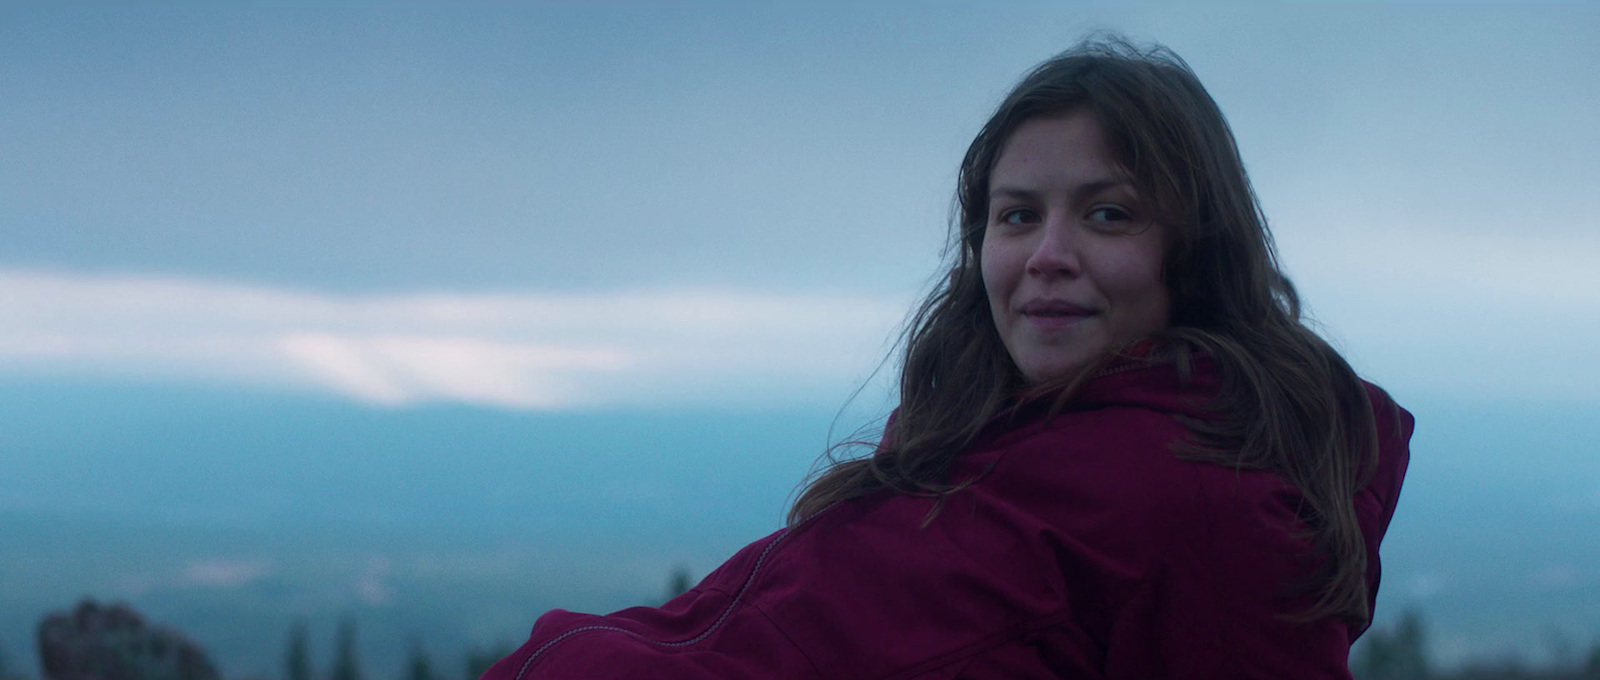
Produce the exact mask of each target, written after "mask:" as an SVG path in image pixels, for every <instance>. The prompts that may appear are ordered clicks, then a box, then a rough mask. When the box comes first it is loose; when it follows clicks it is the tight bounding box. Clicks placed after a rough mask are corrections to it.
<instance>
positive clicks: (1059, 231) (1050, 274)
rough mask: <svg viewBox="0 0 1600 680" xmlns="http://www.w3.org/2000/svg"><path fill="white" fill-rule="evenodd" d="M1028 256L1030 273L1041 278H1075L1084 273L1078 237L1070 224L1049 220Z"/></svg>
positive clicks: (1040, 231)
mask: <svg viewBox="0 0 1600 680" xmlns="http://www.w3.org/2000/svg"><path fill="white" fill-rule="evenodd" d="M1043 227H1044V228H1043V229H1040V230H1039V242H1038V243H1036V244H1035V245H1034V249H1033V254H1032V255H1030V256H1028V265H1027V266H1028V273H1029V274H1031V275H1033V276H1038V277H1041V278H1055V277H1058V276H1065V277H1074V276H1077V275H1078V274H1080V273H1082V271H1083V261H1082V259H1081V256H1080V253H1079V252H1078V245H1079V244H1078V242H1077V238H1076V235H1075V234H1073V232H1072V227H1071V225H1069V224H1065V223H1058V221H1056V220H1049V221H1047V222H1046V223H1045V224H1044V225H1043Z"/></svg>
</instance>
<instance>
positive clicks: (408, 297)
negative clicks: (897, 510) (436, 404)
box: [0, 3, 1600, 408]
mask: <svg viewBox="0 0 1600 680" xmlns="http://www.w3.org/2000/svg"><path fill="white" fill-rule="evenodd" d="M1597 17H1600V11H1597V10H1596V9H1595V8H1594V6H1592V5H1550V6H1530V7H1521V6H1518V7H1499V6H1491V5H1465V6H1451V7H1447V6H1444V5H1436V4H1421V5H1402V6H1398V7H1392V6H1377V5H1367V4H1359V5H1350V6H1327V5H1316V6H1299V5H1296V6H1281V7H1280V6H1268V5H1251V6H1240V7H1210V6H1207V7H1205V8H1185V7H1172V6H1132V7H1122V6H1098V5H1082V6H1064V5H1063V6H1057V5H1048V4H1022V5H1004V6H1002V7H1000V8H998V9H990V8H986V7H978V6H967V5H960V4H952V3H940V4H934V5H930V6H926V7H914V6H911V5H897V4H896V5H889V4H884V5H872V6H869V7H864V8H858V7H846V6H829V7H822V8H811V7H806V6H764V7H754V8H752V7H745V6H742V5H732V4H716V5H675V6H634V5H626V4H619V5H614V6H610V7H607V8H602V9H578V8H572V7H539V6H526V7H510V6H489V5H483V6H475V7H470V8H466V9H460V8H448V7H443V6H433V5H425V4H406V5H389V4H356V5H340V6H336V7H318V6H313V5H302V4H252V5H243V6H235V5H208V4H175V5H141V6H116V5H112V6H101V5H91V6H73V5H68V6H65V7H62V6H57V5H39V6H31V5H24V6H18V5H8V6H6V7H5V8H4V9H0V60H3V63H4V64H5V68H4V70H3V71H0V78H3V86H4V89H5V91H6V92H7V96H6V97H5V98H4V101H3V102H0V123H3V130H4V132H3V133H0V153H3V154H4V156H5V157H6V158H7V159H8V162H7V163H6V164H5V166H4V167H3V168H0V230H3V231H0V235H3V236H0V237H3V240H0V245H3V246H4V247H3V248H0V286H3V287H4V288H3V289H4V290H5V291H7V293H8V294H7V295H6V298H5V301H4V302H0V304H3V305H4V306H0V315H3V316H0V318H3V319H5V320H6V322H7V323H5V325H4V326H5V329H6V330H5V331H0V333H3V335H0V370H5V371H8V372H15V371H20V372H26V373H45V374H56V373H74V374H89V375H102V374H136V375H148V376H155V377H163V378H165V377H175V378H178V379H185V380H187V379H203V380H210V381H220V382H222V383H225V384H238V385H240V386H249V385H291V386H298V387H300V388H305V389H311V390H321V391H329V390H331V391H334V392H337V393H339V394H343V395H346V396H349V397H351V398H355V399H360V400H364V401H367V402H371V403H386V404H396V403H411V402H413V401H416V400H446V401H450V400H462V401H467V402H470V403H487V404H499V405H506V406H511V407H514V408H549V407H558V406H568V405H597V404H598V405H604V404H608V403H616V402H619V401H622V402H627V401H634V402H637V401H645V402H661V401H663V400H665V401H674V400H679V399H684V398H691V399H692V400H695V401H706V400H711V401H717V400H718V397H716V395H717V393H719V392H721V391H723V390H725V389H726V388H728V387H729V386H730V384H736V385H738V386H739V387H737V388H734V389H732V390H731V393H732V394H734V395H735V401H741V402H742V401H744V400H747V399H749V398H761V399H772V400H776V401H779V402H785V401H791V400H793V399H794V398H795V397H793V395H795V394H801V393H803V394H804V395H805V396H804V397H801V399H802V400H815V399H831V398H835V397H837V395H838V393H839V391H840V390H839V389H833V390H830V389H828V387H827V386H829V385H833V386H838V385H841V384H846V383H850V382H852V381H859V380H860V379H861V378H862V377H864V376H865V374H866V373H867V372H868V371H869V370H870V368H871V366H872V365H873V364H874V361H875V358H877V357H880V356H881V355H882V353H883V350H884V347H885V345H884V343H885V340H886V338H887V337H888V336H889V335H890V333H891V331H892V329H893V328H895V326H896V325H897V324H898V322H899V321H900V319H901V317H902V316H903V313H904V310H905V309H906V308H907V307H908V306H909V303H910V301H912V300H914V299H915V297H916V295H917V294H918V293H919V292H920V291H921V290H923V287H924V286H925V284H926V283H927V281H929V280H930V277H931V276H932V274H933V272H934V271H935V269H936V264H937V261H938V255H939V249H940V247H941V245H942V243H943V238H944V224H945V220H946V217H947V214H948V207H949V195H950V192H951V188H952V184H953V179H954V169H955V166H956V164H957V162H958V161H959V157H960V154H961V152H962V151H963V150H964V147H965V144H966V142H967V141H968V140H969V139H970V137H971V135H972V134H973V133H974V131H975V129H976V128H977V126H978V125H980V124H981V122H982V120H983V118H984V117H985V116H986V114H987V112H988V110H989V109H990V107H992V106H993V104H994V102H995V101H996V100H997V98H998V97H999V96H1000V95H1001V94H1002V93H1003V92H1004V90H1005V89H1006V87H1007V86H1008V85H1009V84H1010V83H1011V82H1012V81H1013V80H1014V79H1015V78H1016V77H1017V76H1018V75H1019V74H1020V73H1021V71H1023V70H1024V69H1025V68H1027V67H1028V66H1029V65H1031V64H1033V63H1035V62H1037V61H1038V60H1040V59H1042V58H1043V57H1045V56H1048V55H1049V54H1051V53H1052V52H1054V51H1056V50H1058V49H1060V48H1062V47H1064V46H1065V45H1067V44H1070V43H1071V42H1072V41H1073V40H1074V39H1075V38H1077V37H1078V36H1080V35H1083V34H1084V33H1085V32H1086V31H1089V30H1095V29H1116V30H1121V31H1123V32H1126V33H1127V34H1128V35H1130V36H1132V37H1134V38H1136V39H1154V40H1159V41H1161V42H1163V43H1165V44H1168V45H1169V46H1171V47H1173V48H1175V49H1176V50H1178V51H1179V52H1180V53H1181V54H1182V55H1184V56H1185V57H1186V58H1187V59H1188V60H1189V61H1190V62H1191V63H1192V65H1193V66H1194V67H1195V69H1196V70H1197V71H1198V72H1199V73H1200V75H1201V77H1202V78H1203V79H1204V80H1205V82H1206V83H1207V84H1208V85H1209V87H1210V88H1211V90H1212V91H1213V93H1214V94H1215V96H1216V97H1217V99H1218V100H1219V101H1220V103H1221V104H1222V106H1223V108H1224V110H1225V111H1226V112H1227V113H1228V114H1229V115H1230V117H1231V121H1232V123H1233V125H1234V127H1235V129H1236V131H1237V134H1238V136H1239V138H1240V143H1241V146H1242V147H1243V152H1244V154H1245V158H1246V161H1247V163H1248V164H1249V168H1250V170H1251V172H1252V175H1253V178H1254V179H1255V182H1256V185H1257V189H1258V191H1259V193H1260V195H1261V198H1262V202H1263V203H1264V205H1265V207H1266V209H1267V212H1268V214H1269V217H1271V218H1272V220H1273V222H1274V225H1275V228H1276V231H1277V235H1278V238H1279V241H1280V245H1281V248H1282V251H1283V256H1284V260H1285V262H1286V265H1287V267H1288V269H1289V270H1290V272H1291V273H1292V274H1293V275H1294V276H1295V278H1296V280H1297V281H1298V282H1299V283H1300V285H1301V287H1302V288H1303V289H1304V292H1305V295H1306V298H1307V299H1308V301H1309V303H1310V306H1311V309H1312V310H1313V312H1314V313H1315V314H1316V315H1317V316H1318V317H1319V318H1320V319H1321V320H1322V321H1324V322H1325V324H1326V327H1327V331H1328V333H1329V335H1331V336H1333V337H1334V338H1336V339H1337V340H1338V341H1340V342H1341V343H1343V344H1344V346H1345V347H1346V348H1347V349H1348V350H1349V352H1350V354H1351V355H1352V358H1353V359H1354V360H1355V361H1356V363H1357V365H1358V366H1360V367H1362V368H1363V369H1364V370H1365V371H1366V372H1367V373H1369V374H1371V375H1372V377H1374V378H1375V379H1377V380H1379V381H1381V382H1384V383H1385V384H1388V385H1389V386H1390V387H1391V389H1393V390H1395V391H1397V392H1398V393H1400V394H1402V395H1404V394H1407V393H1412V392H1424V391H1432V392H1442V393H1451V394H1454V393H1460V392H1461V391H1463V390H1467V391H1478V392H1487V391H1495V392H1499V393H1503V394H1509V395H1514V396H1516V397H1518V398H1535V399H1537V398H1563V399H1566V398H1580V399H1585V400H1593V399H1594V398H1595V397H1596V396H1597V395H1600V388H1597V387H1595V386H1596V385H1600V371H1597V370H1596V369H1595V368H1593V365H1594V364H1593V362H1591V361H1588V360H1587V357H1586V356H1584V354H1583V347H1582V345H1583V343H1581V342H1576V341H1573V340H1571V339H1576V338H1581V337H1593V335H1594V334H1595V331H1596V330H1600V329H1597V328H1596V322H1595V319H1600V313H1597V312H1600V273H1597V272H1600V268H1596V267H1594V266H1593V263H1595V262H1597V261H1600V236H1597V235H1596V233H1595V230H1594V229H1593V228H1592V225H1593V224H1594V215H1596V214H1600V194H1597V193H1596V192H1594V191H1592V190H1591V189H1592V187H1593V186H1594V185H1595V180H1596V179H1597V178H1600V156H1597V155H1596V154H1594V153H1593V150H1594V149H1596V148H1600V131H1597V129H1596V128H1595V126H1593V125H1591V124H1589V122H1590V120H1591V118H1590V116H1591V115H1592V112H1593V111H1594V110H1596V108H1597V104H1600V85H1597V83H1600V73H1597V71H1600V66H1597V64H1600V54H1597V50H1600V48H1597V47H1596V45H1597V44H1600V41H1596V40H1595V39H1594V38H1595V36H1596V33H1597V30H1600V29H1597V25H1600V18H1597ZM756 310H761V311H760V312H759V313H757V312H756ZM741 348H742V349H741ZM495 374H498V375H502V376H513V377H508V378H501V379H500V382H499V383H496V382H495V380H494V379H493V378H492V377H491V376H492V375H495ZM641 376H648V379H645V380H643V384H641V378H640V377H641ZM458 378H459V379H458ZM473 381H477V382H473ZM457 383H460V384H457ZM577 385H588V387H586V388H583V389H580V388H579V387H577ZM757 393H760V395H761V396H759V397H757Z"/></svg>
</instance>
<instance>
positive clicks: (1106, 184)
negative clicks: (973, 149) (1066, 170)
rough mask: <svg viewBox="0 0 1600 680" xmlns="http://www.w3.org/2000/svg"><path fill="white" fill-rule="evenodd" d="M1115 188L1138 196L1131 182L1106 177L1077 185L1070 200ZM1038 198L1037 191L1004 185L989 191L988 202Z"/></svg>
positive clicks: (1137, 191)
mask: <svg viewBox="0 0 1600 680" xmlns="http://www.w3.org/2000/svg"><path fill="white" fill-rule="evenodd" d="M1117 188H1125V189H1127V190H1128V191H1130V192H1132V193H1133V195H1134V196H1138V195H1139V190H1138V189H1137V188H1136V187H1134V185H1133V183H1132V182H1129V181H1127V180H1120V179H1112V178H1109V177H1108V178H1105V179H1097V180H1092V181H1089V182H1084V183H1083V184H1079V185H1078V186H1076V187H1074V188H1073V190H1072V198H1073V200H1079V201H1081V200H1083V199H1084V198H1086V197H1089V196H1093V195H1095V194H1098V193H1101V192H1103V191H1107V190H1110V189H1117ZM1038 197H1039V192H1037V191H1034V190H1031V189H1023V188H1021V187H1013V186H1007V185H1004V184H1002V185H1000V186H997V187H994V188H992V189H990V190H989V200H991V201H992V200H994V199H996V198H1019V199H1023V200H1033V199H1037V198H1038Z"/></svg>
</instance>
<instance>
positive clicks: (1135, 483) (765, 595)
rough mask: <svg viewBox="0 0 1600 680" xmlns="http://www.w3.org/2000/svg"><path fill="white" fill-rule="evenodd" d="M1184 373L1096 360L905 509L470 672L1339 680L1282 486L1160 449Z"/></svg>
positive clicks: (872, 510)
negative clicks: (1304, 594) (959, 486)
mask: <svg viewBox="0 0 1600 680" xmlns="http://www.w3.org/2000/svg"><path fill="white" fill-rule="evenodd" d="M1198 371H1199V372H1198V379H1197V380H1196V381H1194V382H1192V383H1190V384H1189V385H1188V386H1180V384H1179V381H1178V379H1177V373H1176V371H1175V370H1174V368H1173V367H1172V366H1170V365H1163V366H1154V367H1143V368H1135V369H1133V370H1124V371H1120V372H1114V373H1109V374H1106V375H1102V376H1100V377H1097V378H1095V379H1093V380H1091V381H1089V382H1088V383H1086V384H1085V385H1084V386H1083V387H1082V388H1081V391H1080V392H1079V393H1078V394H1077V395H1076V396H1075V397H1074V398H1073V401H1072V403H1071V404H1070V405H1069V406H1068V407H1067V409H1066V411H1065V412H1063V413H1061V414H1059V415H1057V416H1055V417H1053V418H1045V417H1044V415H1045V414H1044V413H1043V412H1042V408H1039V407H1038V406H1037V403H1035V404H1033V405H1031V406H1030V405H1023V406H1022V407H1020V408H1023V409H1030V408H1032V410H1033V411H1038V412H1037V413H1034V414H1032V415H1031V416H1030V415H1028V413H1026V412H1020V413H1018V414H1016V415H1017V417H1016V418H1004V417H1002V418H999V419H997V420H996V423H995V424H994V425H992V426H991V430H990V431H988V432H986V433H985V434H984V435H983V436H982V437H981V438H980V440H979V441H978V442H977V443H976V444H975V445H974V446H973V447H972V449H971V451H970V452H969V453H967V454H965V455H963V456H962V457H961V459H960V461H959V463H958V464H957V466H956V469H955V471H954V473H953V475H952V477H951V479H967V478H970V477H973V476H981V479H980V481H978V482H977V483H975V484H973V485H971V486H970V487H968V488H966V489H964V490H962V491H959V492H956V493H954V494H952V495H951V496H950V497H949V499H948V500H947V503H946V505H945V507H944V508H943V510H942V511H941V512H940V513H939V514H938V515H937V517H936V518H935V519H934V520H933V521H932V523H930V524H928V525H927V526H926V527H923V526H922V523H923V520H924V518H925V517H926V516H927V514H928V511H929V509H930V508H931V507H932V501H931V500H929V499H926V498H918V497H911V496H906V495H898V494H892V493H888V492H882V493H879V494H876V495H872V496H868V497H866V498H863V499H860V500H856V501H850V502H845V503H840V504H837V505H835V506H833V507H831V508H830V509H828V510H826V511H824V512H822V513H819V514H818V515H817V516H815V517H812V518H811V519H809V520H807V521H805V522H803V523H801V524H799V525H797V526H795V527H793V528H790V529H786V530H782V531H779V532H777V533H775V534H772V535H771V536H768V537H766V538H764V539H762V540H759V541H757V542H755V543H753V544H751V545H750V546H748V547H746V548H745V549H743V550H741V551H739V553H738V554H736V555H734V556H733V558H732V559H730V560H728V562H727V563H726V564H723V565H722V566H721V567H720V568H718V569H717V570H716V571H714V572H712V573H711V574H710V575H709V576H707V577H706V578H705V580H704V581H703V582H701V583H700V584H699V585H698V586H696V587H695V588H694V589H692V590H690V591H689V592H687V593H684V594H683V595H682V596H679V597H678V598H676V599H674V600H672V601H671V602H668V603H667V604H666V605H665V606H663V607H661V608H660V609H653V608H647V607H636V608H632V609H625V610H623V611H620V612H616V613H614V614H610V615H606V616H597V615H590V614H578V613H573V612H567V611H562V610H556V611H552V612H550V613H548V614H545V615H544V616H543V617H541V618H540V619H539V621H538V623H537V624H535V625H534V628H533V635H532V638H531V639H529V640H528V642H527V644H525V645H523V646H522V647H521V648H520V649H518V650H517V651H516V652H515V653H513V654H511V655H510V656H508V657H506V658H505V659H502V660H501V661H500V662H499V663H497V664H495V665H494V666H493V667H492V668H490V669H489V671H488V672H486V673H485V674H484V675H483V680H530V679H533V678H818V679H826V680H842V679H846V678H863V679H865V678H873V679H879V678H919V679H923V678H926V679H932V678H956V677H960V678H974V679H977V678H1129V679H1135V678H1137V679H1151V678H1219V679H1220V678H1227V679H1230V680H1232V679H1238V678H1344V679H1348V678H1349V677H1350V673H1349V670H1348V669H1347V666H1346V660H1347V657H1348V655H1349V649H1350V643H1351V642H1352V641H1353V640H1354V639H1355V637H1356V636H1357V635H1359V634H1360V633H1359V631H1356V630H1352V629H1350V628H1348V627H1347V626H1346V625H1345V624H1342V623H1339V622H1337V621H1334V620H1323V621H1320V622H1316V623H1311V624H1301V623H1291V622H1288V621H1285V620H1283V618H1282V615H1284V614H1289V613H1294V612H1296V611H1299V610H1303V609H1304V608H1305V606H1306V604H1307V603H1306V601H1305V600H1304V598H1300V599H1289V598H1286V597H1285V596H1284V592H1285V588H1286V586H1287V585H1288V584H1289V583H1290V582H1291V581H1292V580H1293V579H1295V578H1296V577H1299V576H1301V575H1303V574H1304V573H1305V572H1304V569H1305V566H1306V557H1307V555H1308V554H1309V551H1310V549H1309V546H1308V543H1307V542H1306V540H1305V539H1304V534H1303V530H1304V526H1303V525H1302V524H1301V523H1300V522H1299V520H1298V519H1297V518H1296V514H1295V508H1296V507H1297V500H1298V498H1299V493H1298V492H1297V491H1296V490H1295V489H1294V488H1293V487H1292V486H1290V485H1289V484H1287V483H1285V482H1283V481H1281V480H1280V479H1279V478H1278V477H1276V476H1275V475H1272V474H1269V473H1261V472H1239V471H1235V470H1233V469H1230V468H1227V467H1224V466H1220V465H1213V464H1207V463H1199V462H1192V461H1184V460H1180V459H1178V458H1177V457H1176V456H1174V455H1173V452H1172V445H1173V444H1174V442H1176V441H1178V440H1180V439H1182V438H1183V437H1185V436H1186V434H1187V431H1186V430H1185V429H1184V427H1183V426H1182V425H1181V424H1180V423H1179V422H1178V420H1177V419H1176V418H1175V416H1176V415H1180V414H1181V415H1188V416H1191V417H1204V416H1205V412H1204V411H1203V410H1202V409H1200V408H1199V407H1198V405H1197V404H1199V403H1201V402H1202V400H1203V399H1204V398H1206V397H1207V396H1208V395H1210V394H1212V393H1214V389H1215V387H1214V384H1213V381H1212V379H1211V377H1210V375H1209V374H1208V372H1207V371H1206V370H1205V363H1204V362H1203V361H1201V362H1198ZM1368 393H1369V396H1370V397H1371V399H1372V402H1373V406H1374V409H1375V411H1376V415H1377V422H1378V431H1379V436H1380V442H1381V446H1380V456H1381V462H1380V465H1379V469H1378V470H1377V472H1376V475H1375V477H1374V479H1373V481H1372V482H1371V484H1370V485H1369V486H1368V487H1367V488H1366V489H1364V490H1362V491H1361V492H1360V493H1359V494H1358V496H1357V499H1356V511H1357V513H1358V515H1359V518H1360V522H1361V528H1362V532H1363V535H1364V536H1365V537H1366V542H1367V554H1368V560H1369V562H1368V563H1369V565H1370V566H1369V570H1368V573H1367V580H1368V585H1369V590H1370V592H1371V595H1372V596H1373V597H1376V594H1377V590H1378V543H1379V541H1380V540H1381V539H1382V537H1383V533H1384V530H1385V529H1386V528H1387V527H1388V525H1389V519H1390V517H1391V516H1392V515H1393V513H1394V507H1395V501H1396V499H1397V498H1398V496H1399V493H1400V483H1401V479H1402V477H1403V476H1404V474H1405V468H1406V462H1407V458H1408V453H1407V442H1408V440H1409V438H1410V434H1411V428H1412V419H1411V416H1410V414H1408V413H1406V412H1405V411H1404V410H1402V409H1400V408H1399V407H1397V406H1395V405H1394V403H1393V402H1392V401H1390V400H1389V398H1388V396H1387V395H1385V394H1384V393H1383V392H1382V391H1381V390H1379V389H1378V388H1376V387H1370V386H1369V389H1368ZM1004 423H1020V425H1012V426H1006V425H1003V424H1004ZM991 466H992V467H991ZM985 470H987V472H985Z"/></svg>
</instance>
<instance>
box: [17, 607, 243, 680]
mask: <svg viewBox="0 0 1600 680" xmlns="http://www.w3.org/2000/svg"><path fill="white" fill-rule="evenodd" d="M39 661H40V664H41V665H42V666H43V667H44V675H45V678H47V679H48V680H219V676H218V674H217V668H216V666H215V665H213V664H212V663H211V660H210V659H209V658H207V657H206V654H205V651H204V650H202V649H201V648H200V646H199V645H197V644H195V643H194V642H192V641H190V640H189V639H188V638H186V637H184V636H183V634H181V633H179V632H177V631H175V630H172V629H170V628H167V627H164V626H158V625H153V624H149V623H146V622H145V620H144V617H142V616H140V615H139V613H138V612H136V611H134V610H133V609H132V608H131V607H129V606H127V605H125V604H120V603H118V604H113V605H111V606H109V607H102V606H100V605H99V604H97V603H96V602H95V601H94V600H84V601H83V602H81V603H79V604H78V608H77V609H76V610H74V611H72V612H71V613H58V614H51V615H49V616H46V617H45V618H44V620H42V621H40V622H39Z"/></svg>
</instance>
